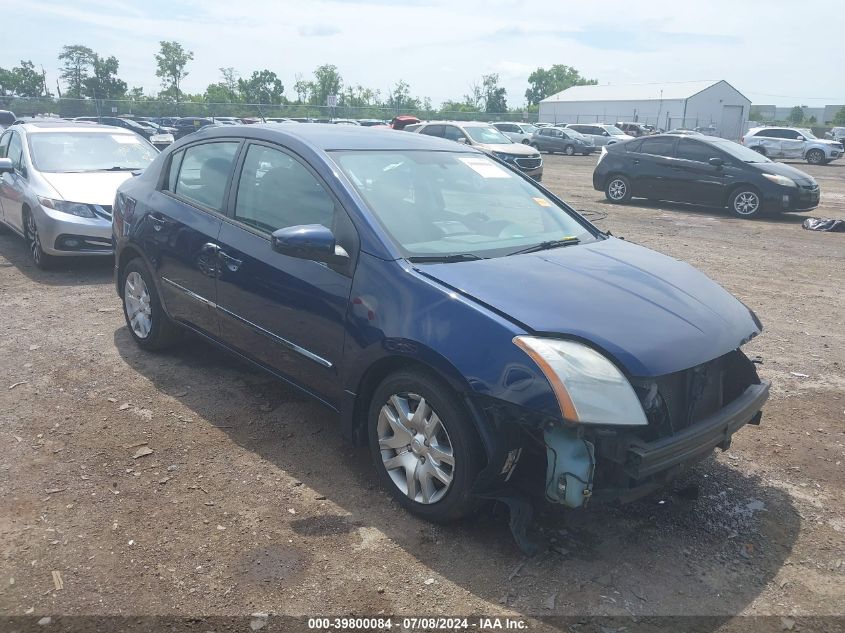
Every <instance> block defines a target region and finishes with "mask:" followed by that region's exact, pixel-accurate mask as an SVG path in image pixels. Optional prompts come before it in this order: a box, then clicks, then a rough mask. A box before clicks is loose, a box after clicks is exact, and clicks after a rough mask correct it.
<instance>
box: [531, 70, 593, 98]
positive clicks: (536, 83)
mask: <svg viewBox="0 0 845 633" xmlns="http://www.w3.org/2000/svg"><path fill="white" fill-rule="evenodd" d="M528 83H529V84H530V86H529V88H528V90H526V91H525V98H526V100H527V101H528V103H529V104H532V105H533V104H537V103H540V101H542V100H543V99H545V98H546V97H548V96H550V95H553V94H555V93H558V92H560V91H561V90H566V89H567V88H571V87H572V86H591V85H595V84H597V83H598V82H597V81H596V80H595V79H586V78H585V77H582V76H581V73H580V72H578V71H577V70H576V69H574V68H572V67H571V66H566V65H564V64H554V65H553V66H552V67H551V68H549V70H546V69H545V68H542V67H540V68H538V69H537V70H535V71H534V72H533V73H531V74H530V75H528Z"/></svg>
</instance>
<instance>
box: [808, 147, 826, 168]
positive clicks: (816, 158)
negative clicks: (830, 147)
mask: <svg viewBox="0 0 845 633" xmlns="http://www.w3.org/2000/svg"><path fill="white" fill-rule="evenodd" d="M806 158H807V162H808V163H809V164H810V165H821V164H823V163H824V152H823V151H821V150H820V149H811V150H810V151H809V152H807V156H806Z"/></svg>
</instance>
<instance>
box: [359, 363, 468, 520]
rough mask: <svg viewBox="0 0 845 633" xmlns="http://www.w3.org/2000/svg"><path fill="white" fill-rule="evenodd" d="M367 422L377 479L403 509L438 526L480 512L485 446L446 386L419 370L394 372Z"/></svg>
mask: <svg viewBox="0 0 845 633" xmlns="http://www.w3.org/2000/svg"><path fill="white" fill-rule="evenodd" d="M367 424H368V436H369V444H370V452H371V453H372V456H373V461H374V462H375V467H376V470H377V471H378V474H379V477H380V479H381V480H382V482H383V484H384V486H385V487H386V488H387V489H388V490H389V491H390V494H391V495H393V497H394V498H395V499H396V500H397V501H398V502H399V504H400V505H402V506H403V507H404V508H405V509H407V510H409V511H410V512H412V513H413V514H416V515H418V516H420V517H422V518H424V519H427V520H429V521H435V522H440V523H445V522H450V521H457V520H459V519H462V518H464V517H466V516H469V515H471V514H473V513H475V512H476V511H477V510H478V509H479V507H480V505H481V501H480V500H479V499H476V498H474V497H473V496H472V494H471V490H472V485H473V483H474V482H475V479H476V476H477V475H478V473H479V472H480V470H481V467H482V452H481V442H480V440H479V438H478V435H477V434H476V431H475V428H474V426H473V423H472V421H471V420H470V417H469V414H468V413H467V411H466V408H465V407H464V406H463V404H462V403H461V401H460V399H459V398H458V396H457V394H456V393H455V392H454V391H453V390H452V389H451V388H449V387H448V386H447V385H446V384H444V383H442V382H441V381H440V380H437V379H436V378H433V377H431V376H429V375H428V374H426V373H423V372H419V371H415V370H406V371H400V372H397V373H394V374H391V375H390V376H388V377H387V378H385V379H384V380H383V381H382V383H381V384H380V385H379V386H378V387H377V388H376V390H375V392H374V393H373V397H372V400H371V401H370V407H369V412H368V419H367Z"/></svg>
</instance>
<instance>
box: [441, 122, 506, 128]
mask: <svg viewBox="0 0 845 633" xmlns="http://www.w3.org/2000/svg"><path fill="white" fill-rule="evenodd" d="M498 123H506V121H498ZM432 124H434V125H457V126H458V127H490V126H491V125H492V123H487V122H485V121H446V120H444V121H426V122H425V125H432Z"/></svg>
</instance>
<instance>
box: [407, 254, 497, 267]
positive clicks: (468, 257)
mask: <svg viewBox="0 0 845 633" xmlns="http://www.w3.org/2000/svg"><path fill="white" fill-rule="evenodd" d="M477 259H485V258H484V257H480V256H478V255H476V254H475V253H453V254H452V255H418V256H415V257H409V258H408V261H409V262H411V263H414V264H427V263H428V264H434V263H443V264H452V263H454V262H471V261H475V260H477Z"/></svg>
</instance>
